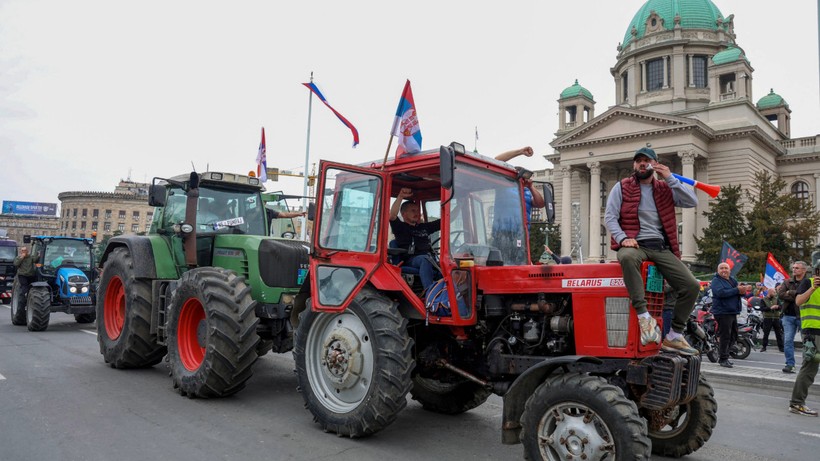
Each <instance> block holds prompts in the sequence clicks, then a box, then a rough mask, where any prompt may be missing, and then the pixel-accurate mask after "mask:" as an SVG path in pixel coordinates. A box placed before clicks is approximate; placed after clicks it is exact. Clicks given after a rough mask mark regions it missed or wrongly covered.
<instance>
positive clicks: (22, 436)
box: [0, 308, 820, 461]
mask: <svg viewBox="0 0 820 461" xmlns="http://www.w3.org/2000/svg"><path fill="white" fill-rule="evenodd" d="M766 358H767V357H765V356H764V357H763V359H766ZM762 361H764V362H765V361H766V360H762ZM292 370H293V361H292V360H291V357H290V354H284V355H275V354H269V355H268V356H265V357H263V358H262V359H261V360H260V361H259V362H258V363H257V365H256V367H255V375H254V377H253V378H252V379H251V381H250V382H249V384H248V387H247V388H246V389H245V390H243V391H242V392H240V393H239V394H237V395H235V396H233V397H230V398H226V399H217V400H198V399H195V400H189V399H186V398H182V397H180V396H179V395H178V394H177V393H176V392H174V391H173V390H172V387H171V380H170V378H169V377H168V372H167V369H166V367H165V365H164V364H160V365H158V366H155V367H153V368H151V369H147V370H114V369H111V368H109V367H107V366H105V364H104V363H103V360H102V357H101V355H100V354H99V349H98V346H97V341H96V337H95V333H94V327H93V325H91V326H89V325H78V324H76V323H75V322H74V319H73V317H70V316H67V315H64V314H53V315H52V320H51V326H50V327H49V329H48V330H47V331H45V332H40V333H31V332H28V331H27V330H26V329H25V327H14V326H12V325H11V324H10V321H9V311H8V309H6V308H0V460H2V461H29V460H32V461H34V460H37V461H40V460H55V461H62V460H66V461H73V460H101V461H102V460H105V461H109V460H112V459H116V460H118V461H144V460H146V459H163V460H174V461H187V460H191V461H194V460H195V461H208V460H240V459H241V460H324V459H333V460H342V461H343V460H356V461H371V460H372V461H384V460H387V459H389V460H413V461H416V460H438V461H440V460H463V459H470V460H502V459H504V460H507V459H512V460H515V459H522V449H521V447H520V446H518V445H515V446H505V445H502V444H501V443H500V438H501V436H500V431H499V427H500V424H501V401H500V398H497V397H491V399H490V400H489V401H488V402H487V403H486V404H484V405H482V406H481V407H479V408H477V409H476V410H473V411H471V412H468V413H466V414H464V415H461V416H458V417H447V416H442V415H437V414H433V413H429V412H426V411H424V410H423V409H421V407H420V406H419V405H418V404H417V403H416V402H413V401H410V402H409V403H408V407H407V409H405V410H404V412H403V413H402V414H401V415H400V416H399V418H398V420H397V421H396V422H395V423H394V424H393V425H392V426H390V427H389V428H387V429H386V430H384V431H382V432H380V433H379V434H377V435H375V436H373V437H369V438H366V439H362V440H351V439H347V438H339V437H335V436H333V435H330V434H325V433H323V432H322V431H321V430H320V429H319V428H318V427H317V426H316V425H315V424H314V423H313V422H312V419H311V416H310V414H309V413H308V412H307V411H306V410H305V409H304V408H303V405H302V399H301V397H300V396H299V394H298V393H297V392H296V378H295V376H294V374H293V371H292ZM715 388H716V393H717V399H718V403H719V407H720V408H719V413H718V415H719V416H718V419H719V422H718V427H717V428H716V429H715V433H714V435H713V437H712V439H711V440H710V441H709V442H708V444H707V445H706V446H705V447H704V448H703V449H701V450H700V451H698V452H696V453H695V454H693V455H692V456H689V457H688V458H687V459H688V460H690V461H706V460H714V459H744V460H782V459H786V460H791V459H794V460H798V459H799V460H804V459H814V456H816V449H817V447H818V446H820V421H819V420H818V419H817V418H807V417H802V416H797V415H792V414H790V413H788V411H786V406H787V403H788V391H787V390H786V389H780V388H774V389H761V388H758V387H754V386H738V385H733V384H723V383H716V384H715ZM810 404H811V405H814V406H820V393H818V394H814V395H812V396H811V402H810ZM653 459H656V460H663V459H665V458H661V457H656V458H653Z"/></svg>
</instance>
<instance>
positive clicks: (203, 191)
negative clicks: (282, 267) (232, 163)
mask: <svg viewBox="0 0 820 461" xmlns="http://www.w3.org/2000/svg"><path fill="white" fill-rule="evenodd" d="M186 203H187V197H186V195H185V192H184V191H183V190H182V189H180V188H171V189H169V191H168V199H167V200H166V205H165V210H164V213H163V217H162V223H161V227H163V228H171V227H173V226H174V224H179V223H181V222H183V221H184V220H185V206H186ZM195 224H196V226H197V233H198V234H231V233H237V234H251V235H266V232H265V212H264V204H263V203H262V199H261V197H260V195H259V192H258V191H252V190H249V191H241V190H231V191H226V190H221V189H213V188H208V187H204V186H203V187H200V188H199V199H198V202H197V212H196V223H195Z"/></svg>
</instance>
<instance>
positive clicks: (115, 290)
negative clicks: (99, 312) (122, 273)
mask: <svg viewBox="0 0 820 461" xmlns="http://www.w3.org/2000/svg"><path fill="white" fill-rule="evenodd" d="M103 302H104V304H103V315H104V316H105V334H107V335H108V338H110V339H117V338H119V337H120V335H121V334H122V330H123V328H124V327H125V286H124V285H123V283H122V279H121V278H119V277H117V276H114V277H112V278H111V280H110V281H109V282H108V288H106V290H105V299H104V300H103Z"/></svg>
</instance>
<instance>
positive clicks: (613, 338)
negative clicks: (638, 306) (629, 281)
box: [606, 298, 631, 347]
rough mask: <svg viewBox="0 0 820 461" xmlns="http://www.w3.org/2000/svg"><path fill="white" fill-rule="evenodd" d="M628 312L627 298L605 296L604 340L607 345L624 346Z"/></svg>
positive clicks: (626, 336) (627, 334)
mask: <svg viewBox="0 0 820 461" xmlns="http://www.w3.org/2000/svg"><path fill="white" fill-rule="evenodd" d="M630 313H631V311H630V307H629V298H606V340H607V344H608V345H609V347H626V342H627V339H628V338H629V314H630Z"/></svg>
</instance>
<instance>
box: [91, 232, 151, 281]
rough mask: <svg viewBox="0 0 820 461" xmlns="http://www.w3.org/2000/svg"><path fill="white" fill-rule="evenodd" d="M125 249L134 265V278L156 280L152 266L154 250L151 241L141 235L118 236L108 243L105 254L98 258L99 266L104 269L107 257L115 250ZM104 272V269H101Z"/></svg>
mask: <svg viewBox="0 0 820 461" xmlns="http://www.w3.org/2000/svg"><path fill="white" fill-rule="evenodd" d="M121 247H126V248H128V251H129V252H130V253H131V261H133V263H134V276H135V277H137V278H145V279H156V278H157V269H156V265H155V264H154V250H153V247H152V245H151V240H150V239H148V238H145V237H144V236H141V235H120V236H117V237H113V238H112V239H111V240H109V241H108V246H107V247H105V253H103V255H102V257H101V258H100V266H103V268H104V267H105V261H106V260H107V259H108V255H110V254H111V252H112V251H114V250H115V249H117V248H121ZM103 270H105V269H103Z"/></svg>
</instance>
